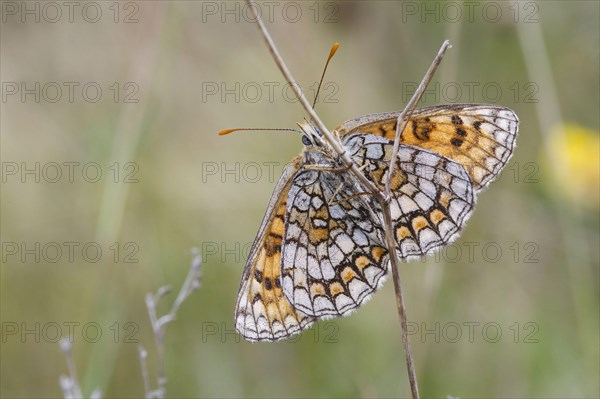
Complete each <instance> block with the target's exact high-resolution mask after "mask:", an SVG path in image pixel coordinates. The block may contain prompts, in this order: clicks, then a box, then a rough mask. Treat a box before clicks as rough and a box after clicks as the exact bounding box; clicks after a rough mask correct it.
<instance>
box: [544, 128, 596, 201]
mask: <svg viewBox="0 0 600 399" xmlns="http://www.w3.org/2000/svg"><path fill="white" fill-rule="evenodd" d="M548 144H549V147H548V153H546V154H544V155H543V156H542V158H543V159H544V161H545V162H544V163H545V164H546V165H547V166H548V168H547V170H549V171H550V172H551V173H552V177H553V178H552V180H551V181H550V182H549V183H551V186H550V190H551V192H552V193H556V195H561V196H562V197H563V198H566V199H568V200H570V201H572V202H574V203H575V204H576V205H580V206H584V207H586V208H588V209H596V210H598V209H599V208H600V132H597V131H594V130H591V129H588V128H585V127H583V126H579V125H575V124H565V125H562V126H557V127H555V128H554V129H553V130H552V131H551V133H550V140H549V143H548Z"/></svg>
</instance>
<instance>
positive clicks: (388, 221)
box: [246, 0, 451, 399]
mask: <svg viewBox="0 0 600 399" xmlns="http://www.w3.org/2000/svg"><path fill="white" fill-rule="evenodd" d="M246 1H247V3H248V6H249V8H250V10H251V13H252V14H253V16H254V18H255V20H256V23H257V25H258V28H259V31H260V33H261V35H262V37H263V39H264V40H265V42H266V44H267V47H268V48H269V51H270V52H271V55H272V56H273V59H274V61H275V63H276V64H277V66H278V67H279V70H280V71H281V73H282V74H283V76H284V77H285V79H286V80H287V81H288V83H289V84H290V86H291V87H292V88H293V90H294V92H295V94H296V96H297V97H298V100H299V101H300V104H301V105H302V107H303V108H304V110H305V111H306V113H307V114H308V115H310V117H311V119H312V120H313V121H314V123H315V124H316V125H317V127H318V128H319V130H320V131H321V133H322V134H323V137H324V138H325V140H326V141H327V143H329V144H330V145H331V147H332V148H333V150H334V151H335V152H336V153H337V154H338V155H339V157H340V160H341V161H342V162H343V163H344V165H345V166H346V167H347V168H348V169H349V170H350V171H351V172H352V173H353V174H354V175H355V176H356V178H357V179H358V180H359V181H360V182H361V183H362V184H363V186H364V187H365V188H366V190H367V191H368V192H369V193H370V194H372V195H373V196H375V198H377V200H378V201H379V203H380V205H381V208H382V212H383V218H384V231H385V239H386V246H387V247H388V251H389V254H390V263H391V268H392V278H393V280H394V289H395V292H396V304H397V308H398V315H399V317H400V325H401V327H402V343H403V346H404V352H405V354H406V366H407V371H408V379H409V383H410V388H411V393H412V397H413V399H418V398H419V388H418V383H417V376H416V373H415V366H414V360H413V357H412V352H411V348H410V340H409V337H408V326H407V317H406V307H405V305H404V299H403V296H402V286H401V284H400V273H399V263H400V262H399V260H398V253H397V243H396V240H395V238H394V234H393V231H392V230H393V228H392V218H391V212H390V206H389V204H390V198H391V196H390V180H391V176H392V172H393V168H394V164H395V160H396V159H397V157H398V149H399V143H400V140H399V139H400V134H399V132H402V131H403V130H404V128H405V127H406V121H405V119H406V120H408V117H410V113H412V111H413V109H414V107H415V106H416V104H417V103H418V101H419V100H420V98H421V96H422V95H423V93H424V91H425V88H426V87H427V85H428V84H429V82H430V81H431V79H432V77H433V75H434V73H435V71H436V69H437V67H438V66H439V64H440V62H441V60H442V57H443V56H444V53H445V52H446V50H447V49H448V48H449V47H451V46H450V43H449V42H448V41H447V40H446V41H445V42H444V43H443V44H442V47H441V48H440V50H439V52H438V54H437V56H436V57H435V59H434V60H433V63H432V64H431V66H430V67H429V70H428V71H427V73H426V74H425V77H424V78H423V80H422V81H421V84H420V85H419V87H418V88H417V90H416V92H415V94H414V95H413V96H412V98H411V99H410V101H409V102H408V104H407V105H406V107H405V109H404V110H403V111H402V113H401V114H400V116H399V117H398V123H397V129H396V139H395V141H394V148H393V151H392V159H391V160H390V162H391V164H390V168H389V172H388V177H387V180H386V184H385V189H384V191H382V190H380V189H379V188H378V187H377V186H376V185H375V184H374V183H373V182H372V181H371V180H369V179H367V177H366V176H365V175H364V174H363V173H362V171H361V170H360V169H359V167H358V166H357V165H356V164H355V163H354V162H353V161H352V160H351V159H350V157H349V155H348V154H347V152H346V151H345V149H344V147H343V145H342V143H341V142H340V141H339V139H338V138H337V136H334V135H333V134H332V133H331V132H330V131H329V130H328V129H327V127H326V126H325V124H324V123H323V122H322V121H321V119H320V118H319V116H318V115H317V113H316V112H315V110H314V109H313V107H312V106H311V105H310V103H309V102H308V100H307V99H306V97H305V96H304V93H303V92H302V90H301V89H300V86H299V85H298V84H296V82H295V80H294V78H293V76H292V74H291V73H290V71H289V69H288V68H287V66H286V64H285V62H284V61H283V59H282V57H281V55H280V54H279V51H278V50H277V47H276V46H275V43H274V42H273V39H272V38H271V35H270V34H269V32H268V30H267V28H266V27H265V24H264V22H263V20H262V18H261V17H260V15H259V14H258V13H257V12H256V10H255V8H254V6H253V4H252V2H251V0H246ZM405 117H406V118H405ZM401 125H402V126H401Z"/></svg>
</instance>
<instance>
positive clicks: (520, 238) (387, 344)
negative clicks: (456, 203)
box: [0, 1, 600, 398]
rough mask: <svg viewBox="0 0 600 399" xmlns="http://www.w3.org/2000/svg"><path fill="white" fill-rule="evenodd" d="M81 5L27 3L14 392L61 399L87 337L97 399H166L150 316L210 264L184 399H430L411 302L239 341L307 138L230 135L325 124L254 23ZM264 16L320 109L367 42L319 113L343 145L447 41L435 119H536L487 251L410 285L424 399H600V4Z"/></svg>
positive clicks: (344, 8) (229, 6)
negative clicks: (242, 313) (144, 363)
mask: <svg viewBox="0 0 600 399" xmlns="http://www.w3.org/2000/svg"><path fill="white" fill-rule="evenodd" d="M36 4H37V5H36ZM55 4H58V7H56V6H53V5H50V6H48V5H47V3H45V2H2V23H1V35H0V36H1V39H0V40H1V41H0V44H1V81H2V103H1V119H2V121H1V139H2V140H1V155H2V192H1V212H2V220H1V241H2V266H1V268H0V273H1V288H2V291H1V319H2V320H1V321H2V342H1V372H0V380H1V389H0V395H1V396H2V397H23V398H25V397H27V398H30V397H58V396H61V395H62V392H61V390H60V387H59V384H58V379H59V376H60V375H61V374H66V373H67V366H66V361H65V357H64V355H63V353H61V351H60V349H59V344H58V342H57V341H58V337H59V335H61V334H62V335H63V336H69V333H70V331H72V335H71V336H72V340H73V353H74V360H75V364H76V367H77V371H78V376H79V379H80V381H81V384H82V387H83V391H84V395H86V396H88V395H89V394H90V392H91V391H92V390H93V389H95V388H100V389H101V390H102V391H103V396H105V397H140V396H142V395H143V384H142V377H141V372H140V365H139V359H138V345H143V346H144V347H145V348H146V349H147V350H148V351H149V359H148V363H149V368H150V373H151V376H153V375H154V373H155V371H156V359H155V345H154V344H153V335H152V332H151V326H150V323H149V322H148V316H147V312H146V309H145V304H144V297H145V295H146V293H147V292H151V291H152V292H154V291H155V290H156V289H158V287H160V286H163V285H166V284H171V285H173V286H174V287H176V288H177V287H179V286H180V284H181V282H182V281H183V280H184V278H185V275H186V273H187V270H188V266H189V263H190V260H191V255H190V248H192V247H198V248H200V249H201V250H202V251H203V253H204V264H203V278H202V280H203V281H202V288H201V289H200V290H199V291H197V292H195V293H194V294H193V295H192V296H191V297H190V298H189V299H188V300H187V301H186V302H185V303H184V304H183V306H182V307H181V309H180V312H179V313H178V316H177V320H176V321H175V322H174V323H173V324H172V325H170V326H169V327H168V331H167V337H166V342H165V348H166V355H165V356H166V359H165V367H166V372H167V377H168V384H167V395H168V396H169V397H392V396H393V397H398V396H400V397H407V396H409V395H410V390H409V387H408V382H407V378H406V371H405V360H404V353H403V351H402V345H401V340H400V328H399V322H398V320H397V313H396V308H395V303H394V294H393V284H392V283H391V282H388V283H387V284H386V285H385V287H384V288H383V289H382V290H381V292H379V293H378V294H376V295H375V296H374V297H373V299H372V300H371V301H370V302H369V303H368V304H367V305H366V306H364V307H363V308H361V309H360V310H359V311H357V312H356V313H355V314H353V315H352V316H351V317H348V318H344V319H335V320H330V321H326V322H321V323H318V324H317V325H316V326H315V327H314V328H313V329H312V330H309V331H307V332H305V333H304V334H302V335H301V336H300V337H298V338H296V339H294V341H293V342H281V343H270V344H249V343H246V342H244V341H243V340H242V339H240V338H239V337H238V336H237V335H236V334H235V333H234V332H233V320H232V319H233V308H234V304H235V299H236V295H237V289H238V285H239V279H240V276H241V273H242V268H243V265H244V263H245V260H246V256H247V252H248V249H249V245H250V243H251V242H252V241H253V239H254V236H255V234H256V232H257V230H258V227H259V224H260V221H261V218H262V216H263V213H264V211H265V209H266V206H267V203H268V200H269V197H270V195H271V192H272V190H273V188H274V187H275V184H276V180H277V177H278V176H279V174H280V172H281V170H282V168H283V166H284V165H285V163H286V162H288V161H289V160H290V159H291V158H292V157H294V156H296V155H297V154H298V153H299V151H300V149H301V140H300V137H299V136H297V135H293V134H287V133H280V132H251V133H250V132H244V133H238V134H234V135H231V136H225V137H219V136H217V134H216V132H217V131H218V130H220V129H224V128H231V127H254V126H262V127H295V123H296V122H298V121H301V120H302V118H303V117H304V116H305V115H304V113H303V111H302V109H301V107H300V106H299V104H297V103H296V102H295V101H293V100H292V99H293V94H292V92H291V90H289V88H286V84H285V83H284V80H283V78H282V77H281V75H280V73H279V72H278V70H277V68H276V66H275V64H274V62H273V61H272V59H271V57H270V55H269V53H268V51H267V49H266V48H265V45H264V43H263V41H262V39H261V38H260V36H259V33H258V30H257V28H256V26H255V25H254V24H253V23H252V22H251V21H250V14H249V11H248V9H247V6H245V4H244V3H241V2H238V3H235V2H200V1H197V2H196V1H174V2H162V1H151V2H150V1H147V2H104V1H102V2H95V3H94V2H92V3H87V2H83V3H79V2H74V4H75V5H73V6H72V9H70V8H69V7H70V6H66V5H64V4H63V3H61V2H59V3H55ZM259 6H260V7H261V11H262V14H263V16H264V18H265V19H266V23H267V26H268V28H269V29H270V30H271V34H272V36H273V38H274V40H275V42H276V43H277V44H278V46H279V48H280V50H281V53H282V55H283V57H284V58H285V60H286V61H287V63H288V65H289V67H290V69H291V71H292V73H293V74H294V76H295V78H296V79H297V80H298V82H299V83H300V84H301V85H302V86H303V88H304V90H305V91H306V92H307V95H308V97H309V98H311V99H312V97H313V96H314V88H315V86H314V85H315V83H316V81H318V78H319V77H320V74H321V71H322V67H323V64H324V62H325V59H326V56H327V54H328V52H329V48H330V46H331V44H332V43H333V42H336V41H337V42H340V43H341V47H340V49H339V51H338V53H337V55H336V56H335V58H334V59H333V61H332V64H331V66H330V69H329V72H328V74H327V76H326V78H325V82H326V84H325V86H324V88H323V92H322V94H321V96H320V102H319V104H318V106H317V110H318V112H319V113H320V115H321V117H322V118H323V120H324V121H325V123H326V124H327V125H328V126H330V127H331V128H333V127H335V126H336V125H337V124H338V123H340V122H342V121H343V120H346V119H350V118H353V117H356V116H359V115H363V114H367V113H373V112H384V111H394V110H400V109H402V108H403V106H404V104H406V102H407V101H408V98H409V97H410V94H411V91H410V90H411V87H412V88H414V86H415V85H416V84H417V83H418V82H419V81H420V79H421V78H422V75H423V73H424V72H425V70H426V69H427V67H428V66H429V64H430V62H431V60H432V59H433V57H434V55H435V53H436V52H437V50H438V48H439V46H440V45H441V43H442V41H443V40H444V39H450V40H451V42H452V44H453V48H452V49H451V50H450V51H449V52H448V53H447V55H446V57H445V59H444V61H443V63H442V65H441V67H440V69H439V71H438V74H437V75H436V77H435V79H434V81H433V83H432V86H431V90H430V91H429V94H428V95H426V96H425V99H424V100H425V101H424V104H425V105H430V104H438V103H448V102H484V103H494V104H501V105H504V106H507V107H510V108H512V109H514V110H515V111H516V112H517V114H518V115H519V117H520V120H521V125H520V132H519V137H518V140H517V145H518V147H517V149H516V152H515V154H514V156H513V158H512V159H511V161H510V164H509V165H508V166H507V168H506V169H505V170H504V172H503V174H502V176H501V178H500V179H499V180H498V181H497V182H495V183H493V184H492V185H491V187H490V188H489V190H488V191H486V192H484V193H483V194H482V195H481V196H480V197H479V200H478V206H477V208H476V211H475V213H474V215H473V217H472V218H471V220H470V222H469V224H468V226H467V228H466V229H465V231H464V233H463V235H462V236H461V238H460V239H459V240H458V241H457V242H456V244H454V245H452V246H451V247H449V248H448V249H447V250H446V251H444V252H442V253H441V254H440V255H438V256H435V257H429V258H428V259H426V260H425V261H422V262H411V263H408V264H405V265H402V270H401V277H402V282H403V287H404V295H405V298H406V303H407V309H408V317H409V321H410V322H411V324H410V326H411V333H412V334H411V340H412V348H413V354H414V357H415V362H416V367H417V375H418V377H419V382H420V389H421V393H422V395H423V397H446V396H447V395H451V396H454V397H462V398H467V397H515V398H516V397H519V398H520V397H536V398H542V397H544V398H546V397H577V398H582V397H585V398H593V397H598V396H599V395H600V388H599V377H598V375H599V371H600V370H599V317H598V314H599V273H598V270H599V245H598V243H599V204H598V201H599V200H598V195H599V194H598V193H599V182H598V180H599V176H598V173H599V171H598V169H599V165H598V158H599V151H600V149H599V144H598V143H599V140H598V137H599V136H598V131H599V130H600V120H599V118H600V117H599V112H598V110H599V105H600V100H599V93H600V82H599V80H600V78H599V73H598V70H599V69H598V68H599V49H600V39H599V37H600V31H599V20H600V5H599V3H598V2H595V1H574V2H573V1H572V2H568V6H567V2H566V1H552V2H515V3H513V2H485V1H484V2H477V1H476V2H466V3H463V2H450V3H445V2H424V3H423V2H394V1H371V2H358V1H349V2H339V3H338V2H313V1H307V2H292V3H289V2H270V3H267V4H263V3H260V4H259ZM57 10H58V11H59V12H60V15H59V14H58V13H57ZM36 19H39V22H38V21H36ZM36 84H37V86H36ZM70 88H72V92H70ZM98 88H100V90H101V91H102V93H101V95H100V96H98V93H99V92H98ZM36 97H37V98H36ZM36 168H37V169H36ZM28 171H30V172H28ZM70 171H72V174H70V173H69V172H70ZM98 171H99V172H101V173H102V175H101V176H99V177H98V176H97V173H98ZM57 173H60V174H59V175H57ZM69 248H73V252H72V254H71V253H70V251H69ZM98 248H99V249H100V250H101V251H102V253H101V254H97V253H96V251H97V250H98ZM58 250H60V251H58ZM174 298H175V293H172V294H170V295H169V296H167V297H166V298H165V301H164V302H163V303H162V305H163V306H162V307H161V309H160V311H161V312H166V311H168V309H169V308H170V304H171V302H172V301H173V300H174ZM128 323H129V324H128ZM69 326H72V327H71V328H72V329H73V330H69V328H70V327H69ZM99 333H101V335H99ZM94 341H95V342H94ZM153 384H154V379H153Z"/></svg>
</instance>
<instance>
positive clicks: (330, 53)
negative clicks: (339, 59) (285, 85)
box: [312, 42, 340, 109]
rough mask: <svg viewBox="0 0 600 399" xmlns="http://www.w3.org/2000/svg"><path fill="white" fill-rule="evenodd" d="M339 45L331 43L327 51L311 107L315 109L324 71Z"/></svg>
mask: <svg viewBox="0 0 600 399" xmlns="http://www.w3.org/2000/svg"><path fill="white" fill-rule="evenodd" d="M339 47H340V44H339V43H337V42H336V43H333V46H331V51H329V57H327V62H326V63H325V68H323V74H322V75H321V80H320V81H319V86H318V87H317V94H315V100H314V101H313V104H312V107H313V109H315V104H317V99H318V98H319V91H321V84H323V78H324V77H325V72H326V71H327V66H328V65H329V61H331V59H332V58H333V56H334V54H335V52H336V51H337V49H338V48H339Z"/></svg>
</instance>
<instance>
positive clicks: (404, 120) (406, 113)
mask: <svg viewBox="0 0 600 399" xmlns="http://www.w3.org/2000/svg"><path fill="white" fill-rule="evenodd" d="M450 47H452V46H451V45H450V42H449V41H448V40H445V41H444V43H442V47H440V50H439V51H438V53H437V55H436V56H435V58H434V59H433V62H432V63H431V66H430V67H429V69H428V70H427V73H426V74H425V76H424V77H423V80H421V83H420V84H419V87H417V90H416V91H415V93H414V94H413V95H412V97H411V99H410V101H409V102H408V104H406V107H404V110H403V111H402V112H401V113H400V115H399V116H398V119H397V121H396V136H395V140H394V149H393V150H392V159H391V160H390V169H389V172H388V179H387V181H386V182H385V197H386V198H390V195H391V189H390V182H391V181H392V179H391V177H392V176H393V175H394V168H395V166H396V159H398V150H399V148H400V133H401V132H403V131H404V129H405V128H406V125H407V124H408V119H409V118H410V116H411V114H412V112H413V111H414V109H415V106H416V105H417V103H418V102H419V100H420V99H421V97H422V96H423V93H425V89H427V86H428V85H429V83H430V82H431V79H433V75H435V71H436V70H437V68H438V66H439V65H440V62H442V58H444V54H445V53H446V50H448V49H449V48H450Z"/></svg>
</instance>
